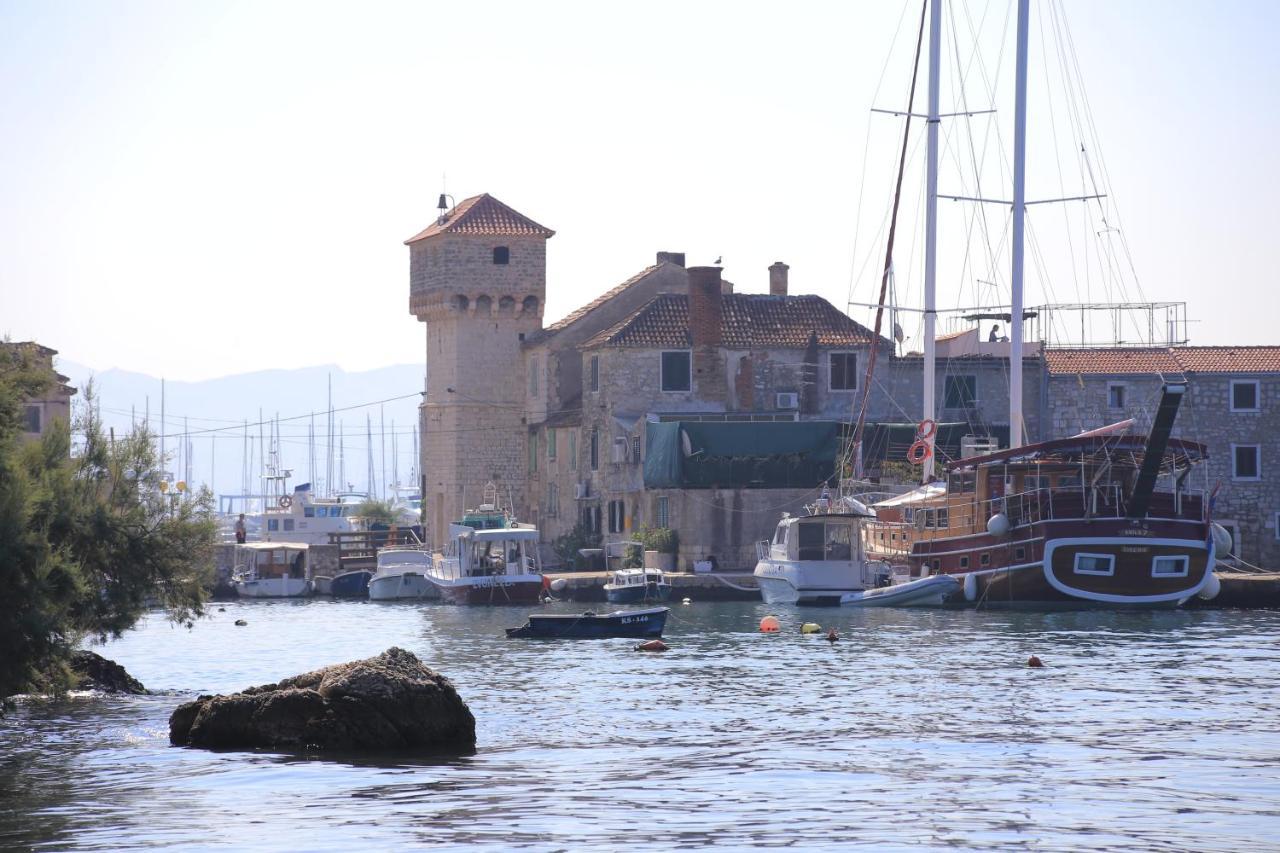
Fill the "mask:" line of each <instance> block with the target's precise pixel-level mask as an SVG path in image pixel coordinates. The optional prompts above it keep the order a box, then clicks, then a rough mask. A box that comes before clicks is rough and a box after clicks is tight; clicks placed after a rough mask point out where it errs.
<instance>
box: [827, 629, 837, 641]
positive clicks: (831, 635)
mask: <svg viewBox="0 0 1280 853" xmlns="http://www.w3.org/2000/svg"><path fill="white" fill-rule="evenodd" d="M838 639H840V632H838V631H837V630H836V629H835V628H828V629H827V642H828V643H834V642H835V641H836V640H838Z"/></svg>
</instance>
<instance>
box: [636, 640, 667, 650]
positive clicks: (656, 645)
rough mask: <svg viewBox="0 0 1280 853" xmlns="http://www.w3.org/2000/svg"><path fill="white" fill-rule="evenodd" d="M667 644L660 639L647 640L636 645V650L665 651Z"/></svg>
mask: <svg viewBox="0 0 1280 853" xmlns="http://www.w3.org/2000/svg"><path fill="white" fill-rule="evenodd" d="M667 649H668V646H667V644H666V643H664V642H662V641H661V640H648V641H646V642H643V643H641V644H640V645H638V646H636V651H638V652H665V651H667Z"/></svg>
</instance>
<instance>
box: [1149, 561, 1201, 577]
mask: <svg viewBox="0 0 1280 853" xmlns="http://www.w3.org/2000/svg"><path fill="white" fill-rule="evenodd" d="M1190 562H1191V560H1190V558H1188V557H1185V556H1183V557H1156V558H1155V559H1154V560H1152V561H1151V577H1153V578H1185V577H1186V576H1187V571H1188V567H1189V564H1190Z"/></svg>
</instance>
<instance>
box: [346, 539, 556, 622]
mask: <svg viewBox="0 0 1280 853" xmlns="http://www.w3.org/2000/svg"><path fill="white" fill-rule="evenodd" d="M507 524H509V525H510V526H504V527H496V528H491V529H487V530H486V529H476V528H474V527H471V526H468V525H466V524H450V525H449V543H448V545H446V547H445V549H444V550H443V551H438V552H436V553H435V554H433V555H432V563H431V567H430V568H429V569H428V570H427V577H428V579H429V580H430V581H431V583H432V584H434V585H435V587H436V589H438V590H439V591H440V597H441V598H442V599H444V600H445V601H447V602H450V603H452V604H533V603H536V602H537V601H538V600H539V599H540V598H541V597H542V565H541V562H540V558H539V556H538V531H537V529H536V528H535V527H533V526H532V525H529V524H515V523H514V522H507ZM370 590H372V586H371V587H370Z"/></svg>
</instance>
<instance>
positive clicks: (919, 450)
mask: <svg viewBox="0 0 1280 853" xmlns="http://www.w3.org/2000/svg"><path fill="white" fill-rule="evenodd" d="M932 452H933V451H932V450H931V449H930V448H929V442H927V441H923V440H917V441H916V443H915V444H913V445H911V447H910V449H909V450H907V461H908V462H910V463H911V464H912V465H919V464H920V463H922V462H924V460H926V459H928V458H929V454H930V453H932Z"/></svg>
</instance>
